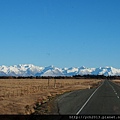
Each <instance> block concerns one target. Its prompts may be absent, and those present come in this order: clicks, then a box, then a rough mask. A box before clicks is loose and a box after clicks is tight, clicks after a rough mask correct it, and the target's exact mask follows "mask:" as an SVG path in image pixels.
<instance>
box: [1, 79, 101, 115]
mask: <svg viewBox="0 0 120 120" xmlns="http://www.w3.org/2000/svg"><path fill="white" fill-rule="evenodd" d="M100 82H101V80H95V79H90V80H87V79H56V80H54V79H1V80H0V104H1V105H0V114H31V113H32V112H34V109H33V108H34V107H35V105H36V103H38V104H42V103H44V102H47V101H49V99H50V98H52V97H54V96H56V95H58V94H63V93H64V92H69V91H73V90H78V89H90V88H91V87H93V86H94V87H96V86H97V85H98V83H100Z"/></svg>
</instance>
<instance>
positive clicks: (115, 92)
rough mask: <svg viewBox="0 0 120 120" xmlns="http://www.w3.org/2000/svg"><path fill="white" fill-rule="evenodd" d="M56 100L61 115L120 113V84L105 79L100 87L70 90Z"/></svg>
mask: <svg viewBox="0 0 120 120" xmlns="http://www.w3.org/2000/svg"><path fill="white" fill-rule="evenodd" d="M56 101H57V107H58V112H59V114H60V115H67V114H68V115H82V114H84V115H87V114H88V115H93V114H94V115H95V114H96V115H98V114H102V115H103V114H107V115H108V114H110V115H111V114H112V115H113V114H120V86H118V85H116V84H115V83H112V82H111V81H109V80H105V81H104V82H103V83H102V84H101V85H100V86H99V87H98V88H93V89H86V90H78V91H74V92H70V93H67V94H64V95H62V96H60V97H59V98H58V99H57V100H56Z"/></svg>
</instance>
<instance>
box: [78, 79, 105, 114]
mask: <svg viewBox="0 0 120 120" xmlns="http://www.w3.org/2000/svg"><path fill="white" fill-rule="evenodd" d="M104 82H105V81H104ZM104 82H103V83H104ZM103 83H102V84H101V85H100V86H99V87H98V88H97V89H96V90H95V91H94V92H93V93H92V95H91V96H90V97H89V98H88V100H87V101H86V102H85V103H84V105H83V106H82V107H81V108H80V110H79V111H78V112H77V113H76V115H78V114H80V112H81V111H82V110H83V108H84V107H85V106H86V104H87V103H88V102H89V101H90V99H91V98H92V96H93V95H94V94H95V93H96V92H97V90H98V89H99V88H100V87H101V86H102V85H103Z"/></svg>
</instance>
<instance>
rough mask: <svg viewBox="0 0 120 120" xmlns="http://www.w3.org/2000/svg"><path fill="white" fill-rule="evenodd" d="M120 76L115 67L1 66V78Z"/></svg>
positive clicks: (119, 70)
mask: <svg viewBox="0 0 120 120" xmlns="http://www.w3.org/2000/svg"><path fill="white" fill-rule="evenodd" d="M87 74H89V75H105V76H108V75H111V76H113V75H120V69H116V68H113V67H100V68H86V67H84V66H82V67H71V68H57V67H54V66H53V65H52V66H48V67H40V66H35V65H32V64H19V65H13V66H5V65H2V66H0V76H73V75H87Z"/></svg>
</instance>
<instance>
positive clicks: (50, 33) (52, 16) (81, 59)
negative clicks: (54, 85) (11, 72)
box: [0, 0, 120, 68]
mask: <svg viewBox="0 0 120 120" xmlns="http://www.w3.org/2000/svg"><path fill="white" fill-rule="evenodd" d="M0 41H1V42H0V44H1V45H0V54H1V55H0V65H8V66H10V65H15V64H34V65H38V66H49V65H54V66H56V67H80V66H86V67H100V66H113V67H116V68H120V54H119V52H120V0H0Z"/></svg>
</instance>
